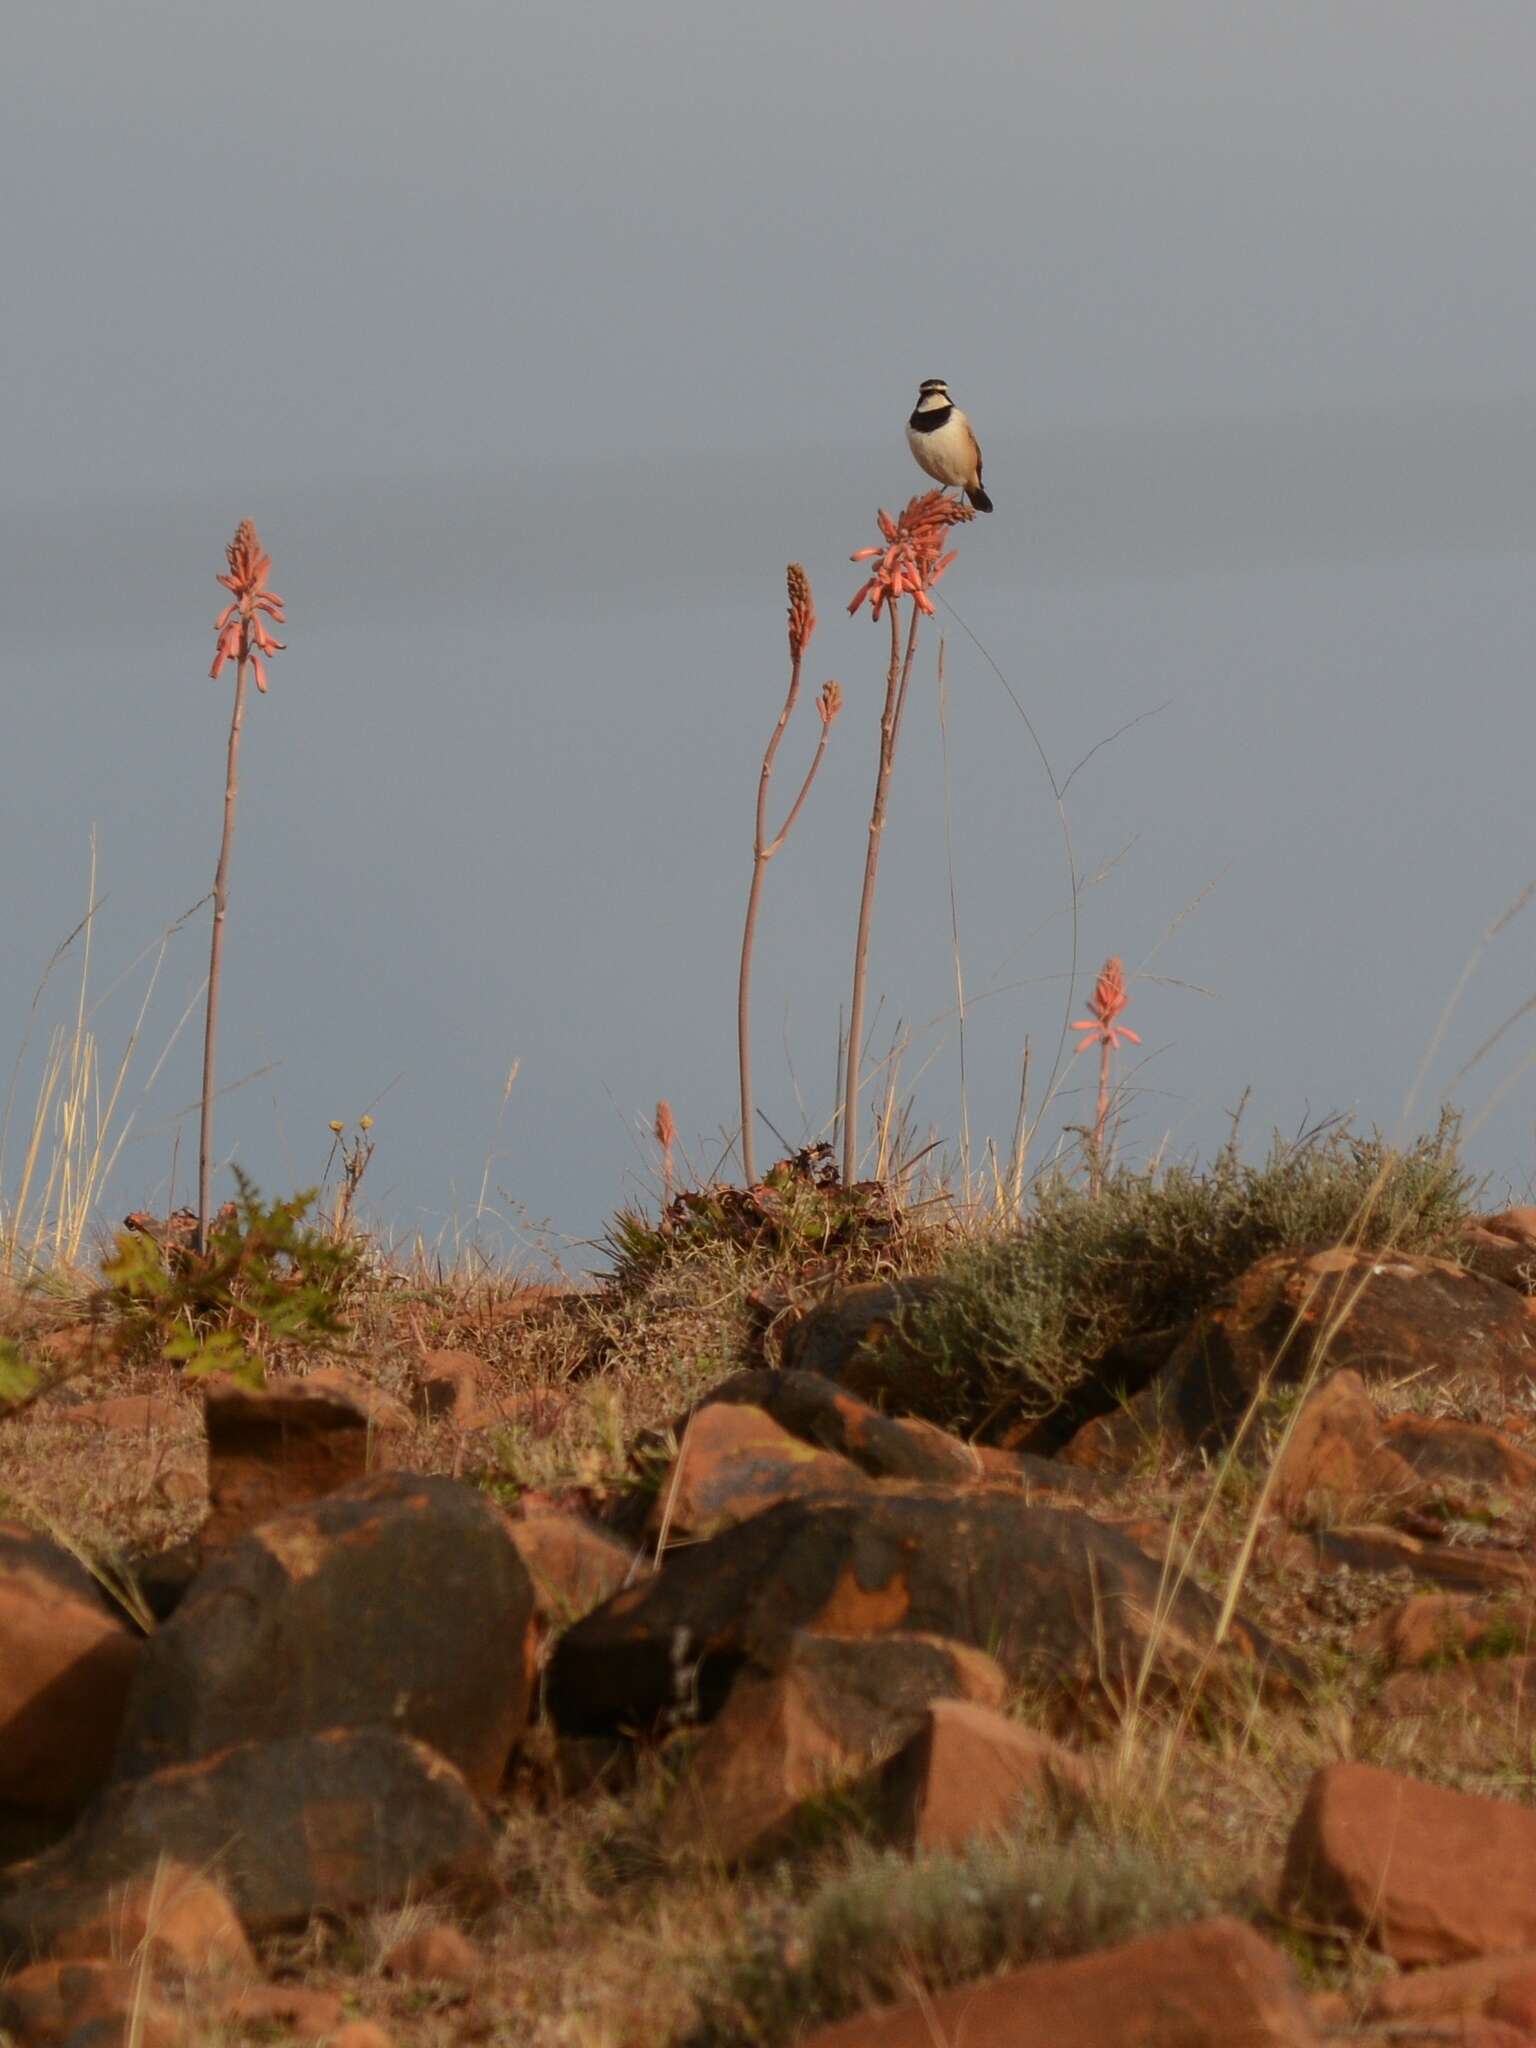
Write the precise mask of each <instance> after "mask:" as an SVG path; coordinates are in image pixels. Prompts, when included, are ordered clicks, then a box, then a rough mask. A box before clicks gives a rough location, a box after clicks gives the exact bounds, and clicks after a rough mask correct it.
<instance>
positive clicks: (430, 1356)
mask: <svg viewBox="0 0 1536 2048" xmlns="http://www.w3.org/2000/svg"><path fill="white" fill-rule="evenodd" d="M414 1378H415V1405H416V1408H417V1410H418V1412H419V1413H420V1414H421V1415H423V1416H425V1417H426V1418H427V1419H428V1420H429V1421H432V1422H441V1421H448V1422H452V1423H453V1424H454V1425H455V1426H456V1427H457V1428H459V1429H485V1428H487V1427H489V1425H490V1424H492V1423H493V1422H495V1421H496V1420H497V1419H498V1410H497V1407H496V1404H495V1403H494V1402H493V1401H492V1400H491V1399H490V1398H489V1395H488V1393H487V1389H486V1383H485V1382H486V1368H485V1363H484V1361H483V1360H482V1359H480V1358H478V1357H477V1356H476V1355H475V1353H474V1352H473V1351H423V1352H422V1354H421V1357H420V1359H419V1360H418V1362H417V1365H416V1370H415V1374H414Z"/></svg>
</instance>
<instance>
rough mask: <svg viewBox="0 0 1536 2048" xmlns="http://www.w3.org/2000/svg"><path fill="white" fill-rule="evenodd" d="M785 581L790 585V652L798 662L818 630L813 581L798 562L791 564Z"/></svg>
mask: <svg viewBox="0 0 1536 2048" xmlns="http://www.w3.org/2000/svg"><path fill="white" fill-rule="evenodd" d="M785 580H786V582H787V583H788V585H789V651H790V653H791V654H792V655H793V656H794V658H795V660H796V661H798V660H799V659H800V657H801V655H803V654H804V652H805V650H806V648H807V647H809V646H810V644H811V635H812V634H813V633H814V632H815V630H816V606H815V604H814V602H813V601H812V598H811V579H810V577H809V576H807V575H806V573H805V571H804V570H803V569H802V568H801V566H800V564H799V563H798V562H791V563H790V565H789V568H788V570H787V572H786V576H785Z"/></svg>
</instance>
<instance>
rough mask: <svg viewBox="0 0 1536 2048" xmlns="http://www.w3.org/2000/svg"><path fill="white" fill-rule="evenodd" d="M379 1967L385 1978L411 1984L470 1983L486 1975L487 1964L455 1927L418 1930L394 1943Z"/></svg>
mask: <svg viewBox="0 0 1536 2048" xmlns="http://www.w3.org/2000/svg"><path fill="white" fill-rule="evenodd" d="M382 1967H383V1971H384V1974H385V1976H386V1977H400V1978H404V1979H405V1980H406V1981H407V1982H408V1983H412V1984H422V1983H437V1984H473V1983H474V1982H475V1981H476V1979H477V1978H479V1977H482V1976H483V1975H484V1974H485V1969H486V1961H485V1957H484V1956H483V1955H482V1953H481V1952H480V1950H479V1949H478V1948H476V1946H475V1944H474V1943H473V1942H472V1941H471V1940H470V1938H469V1936H468V1935H467V1934H462V1933H461V1932H460V1931H459V1929H458V1928H457V1927H420V1928H418V1929H417V1930H416V1932H415V1933H414V1934H408V1935H406V1936H405V1938H404V1940H402V1941H397V1942H396V1943H395V1945H394V1947H393V1948H391V1949H390V1951H389V1953H388V1954H387V1955H386V1956H385V1958H384V1961H383V1965H382Z"/></svg>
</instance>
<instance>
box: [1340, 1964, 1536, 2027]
mask: <svg viewBox="0 0 1536 2048" xmlns="http://www.w3.org/2000/svg"><path fill="white" fill-rule="evenodd" d="M1533 1979H1536V1951H1532V1950H1529V1949H1528V1950H1525V1951H1523V1952H1519V1953H1516V1954H1515V1955H1504V1956H1474V1957H1473V1958H1472V1959H1471V1961H1469V1962H1465V1963H1446V1964H1444V1965H1442V1966H1441V1968H1439V1969H1436V1970H1407V1971H1404V1972H1403V1973H1402V1974H1401V1975H1400V1976H1396V1977H1387V1978H1385V1979H1383V1981H1382V1982H1381V1983H1379V1984H1377V1985H1375V1986H1373V1987H1372V1990H1371V1993H1370V1996H1369V1998H1368V1999H1367V2000H1366V2005H1365V2017H1366V2018H1367V2019H1372V2020H1409V2019H1441V2018H1445V2017H1449V2016H1452V2015H1454V2016H1457V2017H1459V2016H1460V2015H1462V2014H1466V2013H1486V2012H1487V2011H1488V2009H1489V2007H1490V2006H1491V2005H1492V2004H1493V2001H1494V1999H1495V1998H1496V1997H1497V1996H1498V1995H1499V1993H1500V1992H1501V1991H1502V1990H1503V1988H1504V1986H1505V1984H1506V1983H1507V1984H1510V1985H1514V1986H1519V1985H1521V1984H1525V1983H1529V1982H1531V1981H1532V1980H1533Z"/></svg>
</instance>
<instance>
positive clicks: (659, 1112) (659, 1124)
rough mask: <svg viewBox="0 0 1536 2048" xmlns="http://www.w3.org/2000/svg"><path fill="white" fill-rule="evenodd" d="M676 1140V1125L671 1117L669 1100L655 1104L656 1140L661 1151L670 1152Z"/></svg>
mask: <svg viewBox="0 0 1536 2048" xmlns="http://www.w3.org/2000/svg"><path fill="white" fill-rule="evenodd" d="M676 1140H677V1125H676V1123H675V1122H674V1121H673V1118H672V1105H671V1103H670V1102H658V1103H657V1105H656V1142H657V1144H658V1145H659V1146H660V1147H661V1149H662V1151H663V1152H670V1151H671V1150H672V1147H673V1145H674V1144H675V1142H676Z"/></svg>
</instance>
